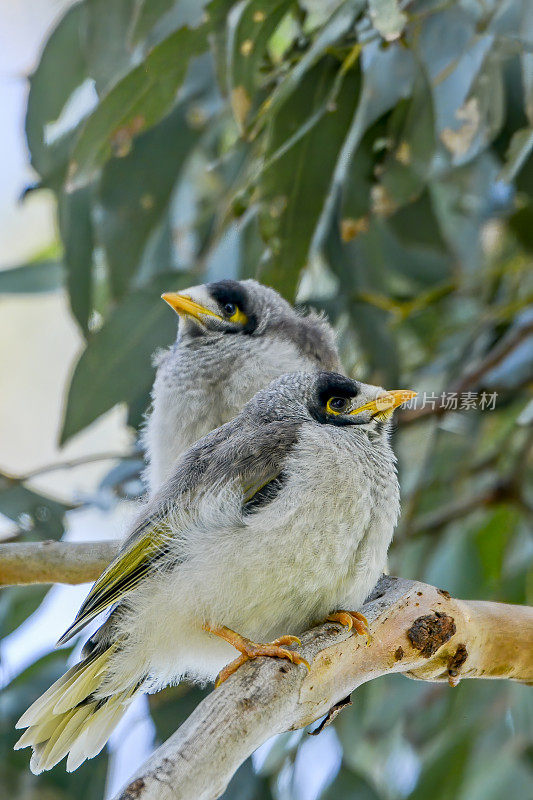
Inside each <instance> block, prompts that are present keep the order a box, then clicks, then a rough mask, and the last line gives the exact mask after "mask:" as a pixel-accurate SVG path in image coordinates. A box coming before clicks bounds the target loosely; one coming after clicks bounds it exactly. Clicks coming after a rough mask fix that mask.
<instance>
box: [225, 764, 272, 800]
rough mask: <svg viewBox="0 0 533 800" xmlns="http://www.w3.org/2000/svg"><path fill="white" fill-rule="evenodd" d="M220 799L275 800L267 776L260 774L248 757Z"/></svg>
mask: <svg viewBox="0 0 533 800" xmlns="http://www.w3.org/2000/svg"><path fill="white" fill-rule="evenodd" d="M220 800H273V797H272V792H271V791H270V785H269V781H268V779H267V778H264V777H262V776H261V775H258V774H257V772H256V771H255V769H254V767H253V763H252V759H251V758H248V759H247V760H246V761H245V762H244V764H241V766H240V767H239V769H238V770H237V772H236V773H235V774H234V776H233V778H232V779H231V781H230V782H229V784H228V788H227V789H226V791H225V792H224V794H223V795H221V796H220Z"/></svg>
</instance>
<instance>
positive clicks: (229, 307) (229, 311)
mask: <svg viewBox="0 0 533 800" xmlns="http://www.w3.org/2000/svg"><path fill="white" fill-rule="evenodd" d="M221 308H222V311H223V313H224V316H225V318H226V320H227V321H228V322H233V323H234V324H235V325H242V327H244V326H245V325H246V324H247V323H248V317H247V316H246V314H245V313H244V311H241V309H240V308H239V306H238V305H237V303H231V302H230V301H229V300H228V302H227V303H222V304H221Z"/></svg>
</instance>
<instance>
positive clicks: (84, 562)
mask: <svg viewBox="0 0 533 800" xmlns="http://www.w3.org/2000/svg"><path fill="white" fill-rule="evenodd" d="M119 546H120V542H118V541H108V542H55V541H45V542H20V543H15V544H0V586H9V585H11V586H13V585H19V586H20V585H24V584H31V583H86V582H87V581H94V580H96V578H97V577H98V576H99V575H100V573H101V572H103V570H104V569H105V568H106V567H107V565H108V564H109V562H110V561H111V559H112V558H114V557H115V556H116V554H117V552H118V549H119Z"/></svg>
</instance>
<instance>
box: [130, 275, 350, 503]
mask: <svg viewBox="0 0 533 800" xmlns="http://www.w3.org/2000/svg"><path fill="white" fill-rule="evenodd" d="M162 297H163V299H164V300H165V301H166V302H167V303H168V304H169V305H170V306H171V308H173V309H174V311H176V312H177V313H178V315H179V326H178V335H177V339H176V341H175V342H174V343H173V345H172V346H171V347H170V348H169V349H167V350H165V351H163V352H160V353H158V354H157V355H156V358H155V363H156V366H157V372H156V377H155V381H154V385H153V389H152V395H151V411H150V412H149V413H148V415H147V420H146V423H145V425H144V428H143V432H142V435H141V438H142V443H143V447H144V451H145V454H146V461H147V467H146V470H145V472H144V477H145V482H146V484H147V486H148V491H149V493H152V494H153V492H155V491H156V490H157V488H158V487H159V486H160V485H161V484H162V483H163V482H164V480H165V479H166V478H168V477H169V475H170V474H171V471H172V468H173V465H174V464H175V461H176V459H177V458H178V456H179V455H180V454H181V453H183V452H184V451H185V450H187V448H188V447H190V446H191V445H192V444H194V442H196V441H198V439H201V438H202V436H205V434H206V433H209V431H211V430H213V429H214V428H218V427H220V425H223V424H224V423H225V422H229V420H231V419H233V418H234V417H235V416H236V415H237V414H238V413H239V411H240V410H241V409H242V407H243V406H244V404H245V403H246V402H247V401H248V400H250V399H251V398H252V397H253V396H254V395H255V393H256V392H258V391H259V389H262V388H264V387H265V386H267V385H268V384H269V383H270V381H272V380H273V379H274V378H277V377H280V376H281V375H284V374H285V373H289V372H298V371H304V372H312V371H315V370H324V371H331V372H342V367H341V364H340V361H339V355H338V352H337V347H336V342H335V334H334V332H333V329H332V328H331V326H330V325H329V323H328V322H327V320H326V319H325V317H323V316H320V315H319V314H317V313H316V312H314V311H310V312H309V313H307V314H304V313H302V312H300V311H297V310H296V309H294V308H293V307H292V306H291V305H290V304H289V303H288V302H287V301H286V300H284V299H283V298H282V297H281V296H280V295H279V294H278V293H277V292H276V291H274V289H271V288H269V287H267V286H264V285H262V284H261V283H258V282H257V281H255V280H243V281H234V280H220V281H216V282H213V283H207V284H202V285H199V286H193V287H191V288H189V289H185V290H183V291H182V292H179V293H177V292H167V293H165V294H163V295H162Z"/></svg>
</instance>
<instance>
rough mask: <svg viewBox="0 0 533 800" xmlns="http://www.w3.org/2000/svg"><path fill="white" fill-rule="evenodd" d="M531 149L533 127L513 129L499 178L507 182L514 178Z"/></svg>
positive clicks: (532, 144)
mask: <svg viewBox="0 0 533 800" xmlns="http://www.w3.org/2000/svg"><path fill="white" fill-rule="evenodd" d="M532 150H533V128H521V129H520V130H519V131H515V132H514V133H513V138H512V139H511V144H510V145H509V149H508V151H507V153H506V156H505V166H504V167H503V169H502V171H501V172H500V175H499V178H500V180H502V181H507V182H509V183H510V182H511V181H512V180H514V179H515V178H516V176H517V175H518V173H519V172H520V170H521V169H522V167H523V166H524V164H525V163H526V161H527V160H528V158H529V156H530V154H531V151H532Z"/></svg>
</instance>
